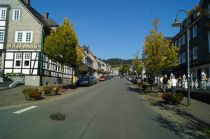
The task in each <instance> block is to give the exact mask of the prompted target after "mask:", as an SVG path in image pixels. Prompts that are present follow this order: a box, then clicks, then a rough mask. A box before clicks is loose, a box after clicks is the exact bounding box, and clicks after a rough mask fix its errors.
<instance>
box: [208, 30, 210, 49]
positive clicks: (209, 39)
mask: <svg viewBox="0 0 210 139" xmlns="http://www.w3.org/2000/svg"><path fill="white" fill-rule="evenodd" d="M208 42H209V53H210V32H208Z"/></svg>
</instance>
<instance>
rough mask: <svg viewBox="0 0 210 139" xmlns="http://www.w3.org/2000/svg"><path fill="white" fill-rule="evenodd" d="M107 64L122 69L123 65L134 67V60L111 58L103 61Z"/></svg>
mask: <svg viewBox="0 0 210 139" xmlns="http://www.w3.org/2000/svg"><path fill="white" fill-rule="evenodd" d="M103 61H104V62H105V63H107V64H109V65H110V66H112V67H120V66H121V64H128V65H132V61H133V59H119V58H111V59H107V60H103Z"/></svg>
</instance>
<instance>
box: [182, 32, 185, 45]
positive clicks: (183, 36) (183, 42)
mask: <svg viewBox="0 0 210 139" xmlns="http://www.w3.org/2000/svg"><path fill="white" fill-rule="evenodd" d="M184 44H185V34H183V35H182V45H184Z"/></svg>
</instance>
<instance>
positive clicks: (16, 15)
mask: <svg viewBox="0 0 210 139" xmlns="http://www.w3.org/2000/svg"><path fill="white" fill-rule="evenodd" d="M20 16H21V13H20V9H13V12H12V20H20Z"/></svg>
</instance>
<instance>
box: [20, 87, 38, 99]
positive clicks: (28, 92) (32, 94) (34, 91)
mask: <svg viewBox="0 0 210 139" xmlns="http://www.w3.org/2000/svg"><path fill="white" fill-rule="evenodd" d="M22 93H23V94H24V96H25V97H26V99H28V98H36V99H40V98H41V95H42V92H41V90H40V89H39V88H24V89H23V90H22Z"/></svg>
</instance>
